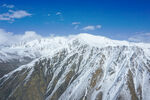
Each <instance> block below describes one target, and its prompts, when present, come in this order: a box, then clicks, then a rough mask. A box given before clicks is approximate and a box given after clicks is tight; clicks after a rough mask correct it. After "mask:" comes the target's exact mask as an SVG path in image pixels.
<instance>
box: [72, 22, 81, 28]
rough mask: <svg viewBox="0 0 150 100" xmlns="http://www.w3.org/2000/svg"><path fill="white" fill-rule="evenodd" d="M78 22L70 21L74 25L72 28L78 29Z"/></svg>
mask: <svg viewBox="0 0 150 100" xmlns="http://www.w3.org/2000/svg"><path fill="white" fill-rule="evenodd" d="M80 24H81V23H80V22H72V25H74V29H78V28H79V25H80Z"/></svg>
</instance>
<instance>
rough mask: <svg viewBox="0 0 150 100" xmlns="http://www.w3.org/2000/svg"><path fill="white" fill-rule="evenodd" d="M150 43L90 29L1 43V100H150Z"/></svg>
mask: <svg viewBox="0 0 150 100" xmlns="http://www.w3.org/2000/svg"><path fill="white" fill-rule="evenodd" d="M149 94H150V44H149V43H134V42H128V41H119V40H112V39H109V38H106V37H103V36H94V35H91V34H87V33H81V34H78V35H70V36H60V37H59V36H56V37H49V38H42V39H35V40H32V41H22V42H20V43H15V44H11V45H8V46H6V45H2V46H0V100H150V95H149Z"/></svg>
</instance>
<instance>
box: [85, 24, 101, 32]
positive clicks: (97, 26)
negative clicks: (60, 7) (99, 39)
mask: <svg viewBox="0 0 150 100" xmlns="http://www.w3.org/2000/svg"><path fill="white" fill-rule="evenodd" d="M101 27H102V26H101V25H96V26H94V25H89V26H86V27H83V28H82V30H84V31H89V30H96V29H100V28H101Z"/></svg>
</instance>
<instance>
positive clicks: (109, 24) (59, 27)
mask: <svg viewBox="0 0 150 100" xmlns="http://www.w3.org/2000/svg"><path fill="white" fill-rule="evenodd" d="M3 4H8V5H14V6H15V7H14V8H13V10H14V11H15V10H25V11H27V12H28V13H30V14H32V16H28V17H24V18H20V19H15V20H14V21H13V22H10V21H3V20H0V28H2V29H5V30H7V31H10V32H14V33H15V34H23V33H24V31H29V30H32V31H36V32H37V33H39V34H41V35H44V36H47V35H49V34H55V35H68V34H77V33H80V32H88V33H91V34H98V35H103V36H107V37H111V38H114V39H127V38H128V37H130V36H132V35H135V34H137V33H141V32H142V33H144V32H150V0H1V1H0V5H3ZM7 10H9V9H6V8H4V7H1V8H0V14H2V13H6V12H7ZM57 12H61V14H60V15H56V13H57ZM48 14H50V16H48ZM72 22H80V23H81V24H80V25H79V27H78V29H74V25H72ZM88 25H90V26H91V25H92V26H96V25H101V26H102V28H101V29H95V30H89V31H84V30H82V28H83V27H86V26H88Z"/></svg>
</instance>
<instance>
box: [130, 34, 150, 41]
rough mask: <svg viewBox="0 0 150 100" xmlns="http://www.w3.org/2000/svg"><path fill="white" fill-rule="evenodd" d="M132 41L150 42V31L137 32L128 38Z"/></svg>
mask: <svg viewBox="0 0 150 100" xmlns="http://www.w3.org/2000/svg"><path fill="white" fill-rule="evenodd" d="M128 40H129V41H132V42H149V43H150V33H137V34H136V35H134V36H131V37H129V38H128Z"/></svg>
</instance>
